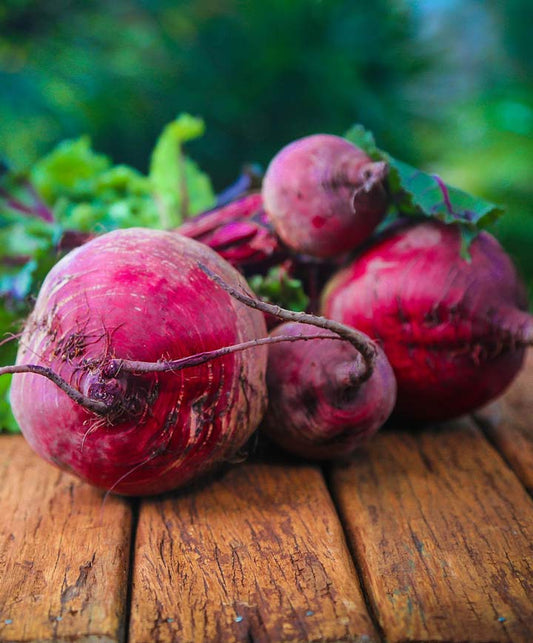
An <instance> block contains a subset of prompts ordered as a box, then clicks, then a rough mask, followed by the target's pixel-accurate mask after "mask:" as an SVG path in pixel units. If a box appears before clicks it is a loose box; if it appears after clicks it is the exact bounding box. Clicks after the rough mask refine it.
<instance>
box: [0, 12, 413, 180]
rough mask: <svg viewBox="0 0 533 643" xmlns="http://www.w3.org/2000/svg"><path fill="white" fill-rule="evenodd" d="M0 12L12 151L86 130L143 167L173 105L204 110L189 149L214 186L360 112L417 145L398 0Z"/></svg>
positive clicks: (100, 144)
mask: <svg viewBox="0 0 533 643" xmlns="http://www.w3.org/2000/svg"><path fill="white" fill-rule="evenodd" d="M2 14H3V16H2ZM0 16H2V18H1V32H0V86H2V87H3V99H2V101H1V104H0V139H1V140H2V143H3V147H4V151H5V153H6V154H7V156H8V157H9V158H10V159H11V160H12V161H14V162H18V163H24V162H31V161H33V159H35V158H37V157H38V156H39V155H41V154H42V153H44V152H46V151H48V149H49V148H50V147H51V145H52V144H53V143H55V142H57V140H58V139H60V138H65V137H67V138H75V137H78V136H79V135H80V134H86V133H87V134H89V135H90V136H91V140H92V141H93V145H94V148H95V149H97V150H101V151H102V152H105V153H106V154H109V155H110V156H111V157H112V158H113V159H114V160H115V162H123V163H127V164H130V165H133V166H135V167H137V168H138V169H140V170H141V171H146V170H147V167H146V163H147V159H148V158H149V152H150V150H151V148H152V145H153V141H154V140H155V138H156V136H157V134H158V133H159V131H160V129H161V126H162V124H163V123H166V122H168V121H170V120H171V119H172V118H173V117H174V116H175V115H176V113H178V112H180V111H187V112H189V113H192V114H198V115H200V116H202V117H203V118H204V119H205V122H206V124H207V131H208V136H206V137H205V139H204V140H203V141H200V142H198V143H197V144H195V145H194V146H191V150H192V152H191V154H192V156H193V157H194V158H195V159H196V160H197V161H198V162H199V163H200V165H201V166H202V167H204V168H205V170H206V171H207V172H208V174H210V175H211V176H212V177H213V178H214V181H215V184H216V185H217V187H218V188H221V187H223V186H224V185H226V184H227V183H229V182H230V181H231V180H233V178H234V177H235V176H236V175H237V174H238V172H239V169H240V167H241V165H243V164H244V163H246V162H249V161H258V162H260V163H262V164H266V163H267V162H268V160H269V159H270V158H271V156H272V155H273V154H274V153H275V152H276V151H277V150H278V149H279V147H280V146H281V145H283V144H285V143H287V142H289V141H290V140H291V139H292V138H295V137H297V136H300V135H304V134H308V133H311V132H314V131H319V130H322V131H331V132H336V133H341V132H342V131H344V129H345V128H346V127H347V126H348V125H349V124H351V123H353V122H356V121H357V122H363V123H365V125H366V126H367V127H369V128H370V129H372V131H374V132H376V133H377V135H378V137H379V138H380V140H381V142H382V144H383V145H384V146H386V147H387V149H391V150H392V151H395V152H398V151H399V150H400V149H401V148H402V147H404V146H407V148H408V149H407V150H406V152H407V155H408V157H412V156H413V155H414V154H415V150H416V145H413V144H412V143H411V142H409V140H406V137H405V132H406V131H409V129H410V128H411V126H412V124H411V122H410V121H411V119H412V113H411V111H410V109H409V105H408V103H407V102H406V100H405V98H406V93H405V89H406V87H405V84H406V81H407V82H410V79H412V78H413V77H416V74H417V73H418V72H419V70H420V69H422V68H423V67H424V66H425V65H426V61H425V60H424V57H423V56H421V55H420V52H419V51H418V48H417V44H416V42H415V40H414V32H413V30H414V24H413V21H412V20H410V18H409V15H408V11H407V9H406V8H405V6H404V5H403V4H402V3H398V2H393V1H391V0H376V1H375V2H373V3H353V2H352V1H351V0H330V1H328V2H321V1H319V0H291V2H286V0H271V1H270V2H264V3H263V2H252V1H243V0H195V1H192V2H183V1H182V2H180V1H178V2H176V1H175V0H158V1H148V0H145V1H142V0H137V1H132V0H115V2H112V3H108V2H104V1H103V0H99V1H98V0H97V1H95V2H92V3H85V2H81V1H76V0H71V1H67V0H63V1H56V2H52V3H42V2H39V1H38V0H18V1H15V0H8V2H7V3H4V4H3V6H2V8H0Z"/></svg>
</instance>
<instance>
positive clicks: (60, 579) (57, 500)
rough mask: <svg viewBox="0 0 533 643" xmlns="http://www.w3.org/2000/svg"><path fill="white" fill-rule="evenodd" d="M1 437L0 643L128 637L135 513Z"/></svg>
mask: <svg viewBox="0 0 533 643" xmlns="http://www.w3.org/2000/svg"><path fill="white" fill-rule="evenodd" d="M102 498H103V495H102V493H101V492H99V491H97V490H95V489H92V488H91V487H89V486H88V485H85V484H83V483H81V482H78V481H77V480H76V479H75V478H73V477H72V476H70V475H67V474H65V473H61V472H59V471H57V470H56V469H55V468H53V467H51V466H50V465H49V464H47V463H46V462H44V461H42V460H41V459H40V458H38V457H37V456H36V455H35V454H33V453H32V452H31V451H30V449H29V447H28V446H27V445H26V443H25V441H24V440H23V438H22V437H21V436H9V437H8V436H2V437H1V438H0V515H1V516H2V519H1V522H0V640H1V641H2V642H3V643H8V642H10V641H17V642H23V641H24V642H29V641H35V642H37V641H39V642H43V641H67V640H68V641H101V642H107V641H109V642H111V641H121V640H123V638H124V631H125V614H126V592H127V574H128V561H129V542H130V534H131V509H130V506H129V504H128V502H126V501H124V500H122V499H119V498H116V497H109V498H108V499H107V500H106V502H105V504H104V505H102Z"/></svg>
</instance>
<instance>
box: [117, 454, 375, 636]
mask: <svg viewBox="0 0 533 643" xmlns="http://www.w3.org/2000/svg"><path fill="white" fill-rule="evenodd" d="M130 634H131V638H130V640H131V641H132V642H140V641H154V642H155V641H184V642H185V641H198V642H199V643H200V642H202V641H221V642H233V641H272V642H277V641H356V640H361V641H370V640H376V637H375V633H374V628H373V626H372V623H371V620H370V617H369V616H368V613H367V610H366V607H365V604H364V600H363V597H362V594H361V591H360V587H359V582H358V579H357V575H356V572H355V569H354V566H353V563H352V560H351V558H350V555H349V552H348V549H347V547H346V542H345V539H344V535H343V532H342V529H341V525H340V523H339V520H338V516H337V514H336V512H335V509H334V506H333V504H332V502H331V498H330V496H329V494H328V492H327V489H326V486H325V483H324V479H323V477H322V474H321V472H320V471H319V470H318V468H315V467H310V466H295V465H292V466H291V465H286V466H283V465H279V466H274V465H269V464H260V463H257V464H246V465H243V466H240V467H238V468H237V469H234V470H232V471H229V472H227V473H226V474H225V475H224V476H222V477H221V478H219V479H218V480H216V481H214V482H213V483H211V484H209V485H206V486H205V487H204V488H202V489H200V490H198V491H195V492H189V493H184V494H182V495H179V496H176V497H172V498H168V499H165V500H160V501H147V502H144V503H143V504H142V506H141V510H140V516H139V525H138V530H137V545H136V555H135V571H134V577H133V604H132V619H131V630H130Z"/></svg>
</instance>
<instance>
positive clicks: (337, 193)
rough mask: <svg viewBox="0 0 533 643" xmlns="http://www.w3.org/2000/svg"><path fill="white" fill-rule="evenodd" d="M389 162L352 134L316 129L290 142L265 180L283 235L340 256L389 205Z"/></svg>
mask: <svg viewBox="0 0 533 643" xmlns="http://www.w3.org/2000/svg"><path fill="white" fill-rule="evenodd" d="M386 174H387V165H386V164H385V163H384V162H372V160H371V159H370V158H369V157H368V156H367V155H366V153H365V152H363V150H361V149H360V148H358V147H356V146H355V145H353V144H352V143H350V142H349V141H347V140H346V139H343V138H340V137H338V136H332V135H330V134H315V135H313V136H307V137H305V138H302V139H299V140H297V141H294V142H292V143H290V144H289V145H287V146H286V147H284V148H283V149H282V150H281V151H280V152H279V153H278V154H277V155H276V156H275V157H274V158H273V159H272V161H271V163H270V165H269V166H268V168H267V171H266V174H265V177H264V180H263V187H262V193H263V199H264V207H265V210H266V213H267V216H268V218H269V220H270V221H271V223H272V225H273V226H274V228H275V230H276V232H277V233H278V235H279V236H280V237H281V239H282V241H283V242H284V243H286V244H287V246H289V248H291V249H292V250H294V251H296V252H299V253H303V254H308V255H311V256H314V257H319V258H327V257H335V256H339V255H341V254H343V253H345V252H346V251H348V250H351V249H353V248H355V247H356V246H358V245H359V244H361V243H362V242H363V241H365V240H366V239H367V238H368V237H369V236H370V235H371V234H372V232H373V231H374V229H375V228H376V226H377V225H378V224H379V223H380V221H381V220H382V219H383V217H384V215H385V212H386V210H387V206H388V198H387V194H386V191H385V188H384V180H385V177H386Z"/></svg>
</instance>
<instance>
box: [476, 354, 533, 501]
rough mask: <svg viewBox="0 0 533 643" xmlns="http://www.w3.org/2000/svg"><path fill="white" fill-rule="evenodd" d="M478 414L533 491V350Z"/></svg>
mask: <svg viewBox="0 0 533 643" xmlns="http://www.w3.org/2000/svg"><path fill="white" fill-rule="evenodd" d="M476 417H477V418H478V420H479V421H480V423H481V425H482V426H483V428H484V430H485V433H486V434H487V436H488V437H489V439H490V440H491V442H492V443H493V444H494V445H495V447H496V448H497V450H498V451H499V452H500V453H501V454H502V456H503V457H504V458H505V459H506V460H507V462H508V463H509V465H510V466H511V467H512V469H513V470H514V471H515V473H516V474H517V475H518V477H519V478H520V480H521V481H522V484H524V486H525V487H526V488H527V489H528V490H529V492H530V493H531V494H533V351H530V352H529V354H528V358H527V360H526V364H525V368H524V369H523V371H522V372H521V374H520V376H519V377H518V379H517V380H516V381H515V382H514V383H513V385H512V386H511V388H510V389H509V390H508V391H507V392H506V393H505V394H504V395H503V396H502V397H501V398H500V399H499V400H497V401H496V402H494V403H493V404H491V405H490V406H489V407H488V408H486V409H483V410H482V411H481V412H480V413H478V414H476Z"/></svg>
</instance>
